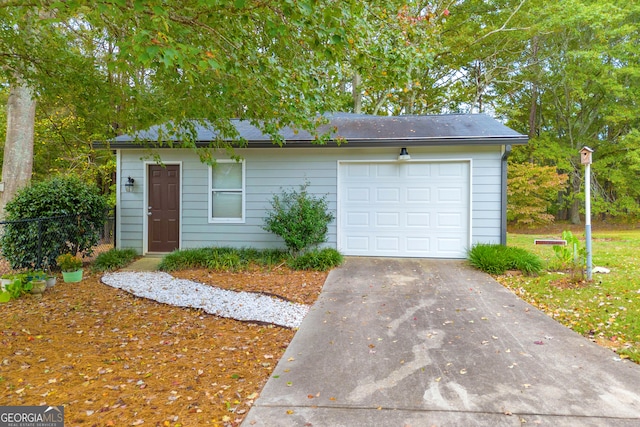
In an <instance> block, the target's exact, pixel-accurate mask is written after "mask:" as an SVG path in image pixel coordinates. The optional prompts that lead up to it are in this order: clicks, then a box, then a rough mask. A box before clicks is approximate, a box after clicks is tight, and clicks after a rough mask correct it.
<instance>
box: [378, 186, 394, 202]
mask: <svg viewBox="0 0 640 427" xmlns="http://www.w3.org/2000/svg"><path fill="white" fill-rule="evenodd" d="M375 201H376V202H378V203H389V202H391V203H398V202H400V189H399V188H395V187H394V188H378V190H377V191H376V200H375Z"/></svg>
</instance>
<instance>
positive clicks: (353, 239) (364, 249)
mask: <svg viewBox="0 0 640 427" xmlns="http://www.w3.org/2000/svg"><path fill="white" fill-rule="evenodd" d="M370 249H371V248H370V245H369V236H354V235H351V236H348V237H347V238H346V247H345V248H344V249H343V251H344V252H345V253H354V254H355V253H358V252H359V253H360V254H365V253H368V252H369V251H370Z"/></svg>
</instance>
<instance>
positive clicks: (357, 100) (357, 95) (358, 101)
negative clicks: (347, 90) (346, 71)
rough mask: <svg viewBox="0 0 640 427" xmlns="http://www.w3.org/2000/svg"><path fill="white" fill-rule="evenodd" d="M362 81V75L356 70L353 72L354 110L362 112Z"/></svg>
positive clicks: (357, 112) (358, 112)
mask: <svg viewBox="0 0 640 427" xmlns="http://www.w3.org/2000/svg"><path fill="white" fill-rule="evenodd" d="M361 83H362V77H360V74H359V73H358V72H357V71H356V72H354V74H353V81H352V84H351V95H352V96H353V112H354V113H356V114H360V113H361V112H362V92H361V91H360V84H361Z"/></svg>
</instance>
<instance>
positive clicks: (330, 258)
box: [287, 249, 343, 271]
mask: <svg viewBox="0 0 640 427" xmlns="http://www.w3.org/2000/svg"><path fill="white" fill-rule="evenodd" d="M342 261H343V257H342V255H341V254H340V252H338V251H337V250H335V249H316V250H313V251H309V252H306V253H304V254H303V255H300V256H298V257H295V258H291V259H290V260H289V262H288V263H287V264H288V265H289V267H291V268H292V269H294V270H317V271H327V270H330V269H332V268H334V267H337V266H339V265H340V264H342Z"/></svg>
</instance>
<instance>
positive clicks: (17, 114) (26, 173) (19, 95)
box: [0, 79, 36, 218]
mask: <svg viewBox="0 0 640 427" xmlns="http://www.w3.org/2000/svg"><path fill="white" fill-rule="evenodd" d="M35 117H36V101H35V99H34V98H33V92H32V91H31V89H30V88H29V87H27V85H26V84H25V83H24V82H23V81H22V80H20V79H18V81H17V82H16V83H14V84H12V85H11V88H10V90H9V99H8V101H7V137H6V140H5V144H4V159H3V164H2V182H3V183H4V191H3V192H2V193H0V218H4V207H5V205H6V204H7V202H8V201H10V200H11V199H13V196H15V194H16V192H17V191H18V190H19V189H21V188H22V187H25V186H26V185H28V184H29V182H30V181H31V172H32V169H33V136H34V126H35Z"/></svg>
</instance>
